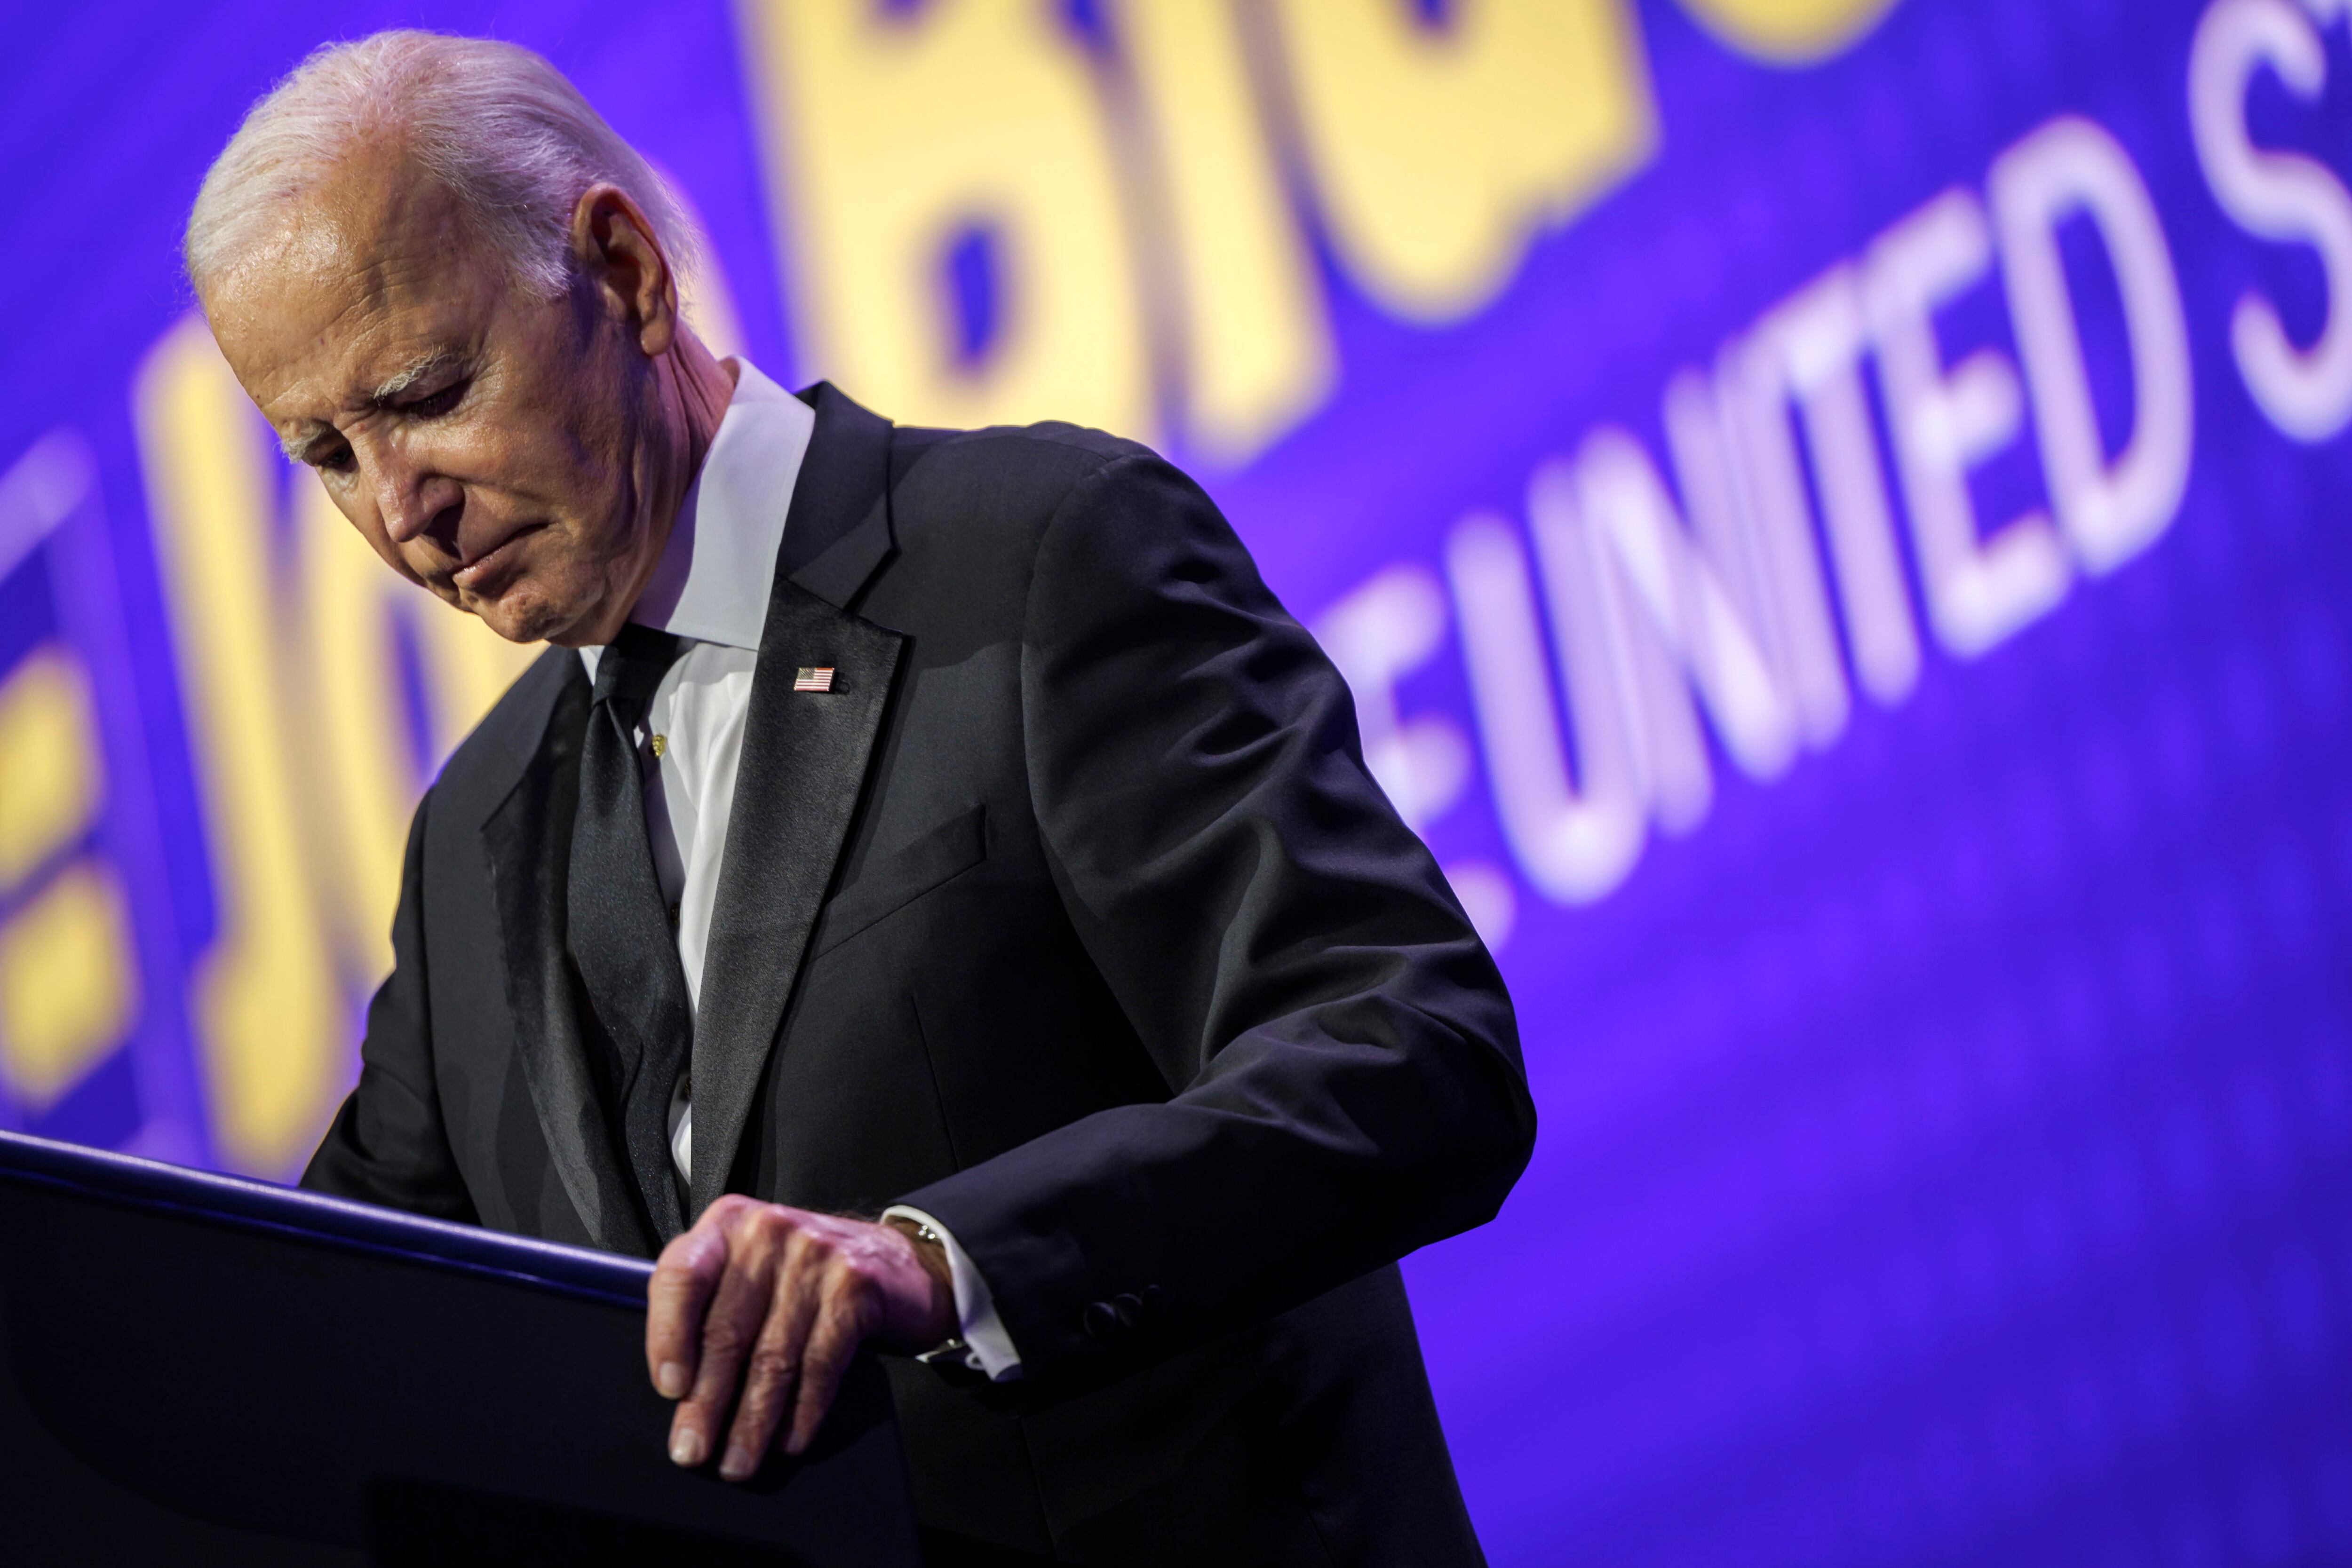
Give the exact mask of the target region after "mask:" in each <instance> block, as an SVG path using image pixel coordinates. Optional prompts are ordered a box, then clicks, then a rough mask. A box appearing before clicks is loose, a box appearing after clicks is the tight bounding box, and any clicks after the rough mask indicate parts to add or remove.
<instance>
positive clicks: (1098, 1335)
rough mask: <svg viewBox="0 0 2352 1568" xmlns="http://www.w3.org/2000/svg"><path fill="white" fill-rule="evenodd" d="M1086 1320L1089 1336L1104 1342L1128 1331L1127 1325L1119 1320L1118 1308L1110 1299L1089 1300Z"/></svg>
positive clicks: (1108, 1341)
mask: <svg viewBox="0 0 2352 1568" xmlns="http://www.w3.org/2000/svg"><path fill="white" fill-rule="evenodd" d="M1084 1321H1085V1322H1086V1328H1087V1337H1088V1338H1089V1339H1093V1340H1097V1341H1099V1342H1100V1343H1104V1344H1108V1343H1110V1342H1111V1341H1113V1340H1115V1339H1118V1337H1119V1336H1120V1335H1121V1334H1123V1333H1126V1332H1127V1325H1126V1324H1125V1323H1123V1322H1119V1316H1118V1308H1117V1307H1114V1306H1112V1305H1111V1304H1110V1303H1109V1302H1108V1301H1089V1302H1087V1310H1086V1314H1085V1320H1084Z"/></svg>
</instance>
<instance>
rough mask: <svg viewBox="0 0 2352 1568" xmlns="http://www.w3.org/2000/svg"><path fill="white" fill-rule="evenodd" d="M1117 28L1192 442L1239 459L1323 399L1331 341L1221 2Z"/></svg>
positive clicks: (1140, 0)
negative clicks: (1164, 270) (1167, 272)
mask: <svg viewBox="0 0 2352 1568" xmlns="http://www.w3.org/2000/svg"><path fill="white" fill-rule="evenodd" d="M1118 32H1119V35H1120V37H1122V39H1123V40H1125V42H1126V43H1127V45H1128V47H1129V57H1130V58H1131V59H1132V61H1133V62H1134V68H1135V79H1136V83H1137V86H1138V88H1139V90H1140V93H1141V96H1142V99H1143V106H1144V110H1145V112H1146V115H1147V117H1148V119H1149V120H1150V125H1151V130H1152V136H1151V150H1152V152H1154V153H1155V154H1156V155H1157V157H1158V160H1159V163H1160V178H1159V179H1158V180H1157V181H1156V182H1153V188H1154V189H1156V190H1157V191H1159V192H1160V193H1161V195H1162V200H1163V202H1164V204H1165V210H1164V211H1163V212H1161V213H1160V214H1155V215H1157V216H1159V217H1160V219H1161V223H1160V228H1161V229H1162V230H1164V233H1162V234H1160V235H1155V236H1154V237H1155V238H1156V239H1158V240H1160V242H1161V243H1160V245H1159V246H1157V247H1156V248H1158V249H1159V250H1160V252H1161V253H1162V254H1164V255H1166V256H1168V257H1169V258H1170V259H1171V261H1172V264H1173V267H1174V268H1175V270H1176V271H1177V273H1178V274H1179V276H1178V277H1176V278H1174V279H1171V280H1170V281H1171V282H1172V284H1173V285H1174V293H1175V295H1176V300H1175V311H1174V313H1175V314H1176V315H1177V317H1178V319H1179V320H1180V322H1181V335H1182V340H1183V342H1182V352H1183V367H1184V369H1183V384H1184V414H1185V421H1186V426H1187V435H1188V437H1189V443H1190V444H1191V446H1192V448H1193V449H1194V450H1195V451H1198V452H1199V453H1201V454H1202V455H1205V456H1208V457H1211V458H1213V459H1216V460H1219V461H1223V462H1227V463H1239V462H1242V461H1244V460H1246V459H1247V458H1249V457H1250V456H1252V455H1255V453H1256V452H1257V451H1258V449H1259V448H1261V447H1262V446H1264V445H1265V444H1266V443H1267V442H1268V441H1270V440H1272V439H1273V438H1274V437H1276V436H1277V435H1279V434H1282V432H1284V431H1285V430H1286V429H1288V428H1289V427H1290V426H1291V425H1292V424H1294V423H1297V420H1298V419H1299V418H1300V417H1301V416H1302V415H1304V414H1305V413H1307V411H1308V410H1310V409H1312V408H1314V407H1315V406H1316V405H1317V404H1318V403H1319V402H1322V401H1323V398H1324V396H1325V395H1326V394H1327V393H1328V391H1329V389H1330V383H1331V375H1332V357H1331V343H1330V332H1329V328H1328V321H1327V319H1326V317H1325V314H1324V306H1323V299H1322V297H1321V291H1320V289H1319V288H1318V285H1317V281H1316V277H1315V272H1314V267H1313V264H1312V261H1311V260H1310V258H1309V256H1308V255H1307V247H1306V245H1305V243H1304V241H1303V239H1302V238H1301V236H1300V235H1299V232H1298V225H1297V222H1296V220H1295V219H1294V218H1293V216H1292V214H1291V212H1290V207H1289V204H1288V203H1287V202H1286V200H1285V198H1284V194H1283V190H1282V183H1281V181H1280V180H1279V179H1278V178H1277V176H1276V172H1275V167H1274V163H1273V160H1272V159H1271V157H1270V156H1269V154H1268V151H1267V149H1268V139H1267V136H1266V132H1265V125H1264V123H1263V122H1262V120H1261V118H1260V116H1259V113H1258V108H1257V104H1256V101H1255V99H1254V98H1253V96H1252V94H1251V92H1250V81H1249V70H1248V61H1247V59H1246V57H1245V55H1244V49H1243V41H1242V38H1241V36H1240V31H1239V29H1238V28H1237V27H1236V26H1235V25H1234V11H1233V8H1232V7H1231V6H1230V5H1227V4H1226V3H1225V0H1130V3H1129V4H1127V5H1122V6H1121V7H1120V8H1119V11H1118Z"/></svg>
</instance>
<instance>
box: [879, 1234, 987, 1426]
mask: <svg viewBox="0 0 2352 1568" xmlns="http://www.w3.org/2000/svg"><path fill="white" fill-rule="evenodd" d="M882 1218H884V1219H911V1220H913V1221H914V1222H915V1223H916V1224H918V1225H928V1226H929V1227H930V1228H932V1229H933V1230H934V1231H936V1232H938V1233H939V1238H940V1241H941V1242H942V1243H943V1244H944V1245H945V1246H946V1248H947V1253H948V1280H949V1282H950V1284H951V1285H952V1286H953V1287H954V1289H955V1307H956V1322H957V1324H958V1325H959V1327H960V1328H961V1333H962V1335H963V1343H964V1346H965V1357H964V1364H965V1365H967V1366H969V1367H971V1369H972V1370H973V1371H974V1372H980V1373H985V1374H986V1375H987V1376H988V1380H989V1381H990V1382H991V1383H1011V1382H1013V1380H1014V1379H1016V1378H1018V1377H1019V1376H1020V1375H1021V1353H1020V1352H1019V1351H1017V1350H1015V1349H1013V1336H1012V1335H1011V1334H1009V1333H1005V1332H1004V1320H1003V1318H1000V1317H998V1316H997V1315H996V1298H995V1296H993V1295H992V1294H991V1293H990V1291H989V1289H988V1281H986V1280H983V1279H982V1278H981V1277H980V1266H979V1265H978V1264H976V1263H974V1262H973V1261H972V1260H971V1254H970V1253H968V1252H966V1251H965V1250H964V1249H962V1248H961V1246H959V1245H958V1244H957V1242H956V1239H955V1233H954V1232H953V1231H951V1230H950V1229H949V1228H947V1227H946V1226H944V1225H941V1224H940V1222H939V1221H938V1220H936V1219H933V1218H931V1217H930V1216H929V1215H928V1214H925V1213H924V1212H923V1211H922V1210H921V1209H919V1208H909V1207H908V1206H907V1205H905V1204H903V1203H894V1204H892V1205H891V1206H890V1207H887V1208H886V1209H884V1210H883V1211H882Z"/></svg>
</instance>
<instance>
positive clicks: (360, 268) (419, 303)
mask: <svg viewBox="0 0 2352 1568" xmlns="http://www.w3.org/2000/svg"><path fill="white" fill-rule="evenodd" d="M277 208H278V210H277V211H275V212H274V213H273V214H271V217H270V221H268V222H267V223H262V224H257V225H255V226H254V228H253V230H252V233H253V236H254V237H253V238H252V239H251V240H250V241H249V242H247V244H246V245H244V246H241V247H240V249H239V250H238V252H237V253H236V256H233V257H232V258H231V259H230V260H229V261H228V262H226V264H225V265H223V266H221V267H217V268H215V271H214V273H213V274H212V275H211V276H210V277H205V278H204V279H203V280H201V281H200V284H199V293H200V294H201V296H202V298H203V302H204V307H205V316H206V318H207V319H209V320H210V321H211V323H212V327H213V333H214V336H215V338H216V339H217V340H219V342H220V346H221V351H222V352H223V353H224V354H225V355H226V356H227V358H228V361H229V363H230V365H231V367H232V368H234V369H235V370H236V372H237V376H238V379H239V380H240V381H242V382H245V385H246V390H247V392H251V393H252V394H253V396H254V399H255V401H256V402H259V403H261V404H262V405H263V407H264V409H265V411H269V412H271V413H272V414H273V417H275V415H276V412H277V411H274V410H271V409H270V404H271V403H272V402H274V401H279V400H283V399H285V398H287V397H289V396H299V401H300V402H303V403H305V404H314V403H318V402H320V401H321V400H325V401H330V402H334V403H337V404H342V403H347V402H351V401H353V399H354V398H356V397H357V396H358V395H359V394H362V393H368V392H374V391H375V390H376V389H377V388H378V387H379V386H380V385H381V384H382V383H383V382H385V381H386V380H387V379H388V378H390V377H392V376H394V375H396V374H397V373H399V372H400V371H402V370H403V369H404V368H405V364H406V361H410V360H413V359H415V357H416V356H417V355H418V354H420V353H423V352H425V351H428V350H431V349H433V348H435V347H436V346H439V347H443V348H448V349H460V348H462V347H463V346H464V341H465V340H467V339H468V338H474V337H478V335H479V333H480V331H481V330H482V329H483V328H484V327H485V325H486V323H487V321H488V318H489V316H491V315H492V314H494V313H495V312H496V310H497V308H498V306H499V302H500V300H501V298H502V297H503V296H504V294H505V293H506V291H507V290H508V288H509V287H511V285H510V282H509V277H508V274H507V269H506V268H505V267H503V266H502V265H501V264H500V263H499V260H498V259H497V258H496V257H495V256H493V255H492V254H491V253H490V252H489V250H488V247H487V246H484V245H483V244H482V243H481V242H480V240H479V239H478V236H477V235H475V233H474V232H473V230H472V228H471V226H470V225H468V224H467V222H466V218H465V212H464V208H463V207H462V205H461V204H459V202H458V201H457V198H456V197H455V196H453V195H451V194H450V193H449V192H448V191H447V190H446V189H445V188H444V187H443V186H442V185H441V184H440V183H439V182H437V181H436V180H434V179H433V178H432V177H431V176H430V175H427V174H425V173H424V172H422V171H419V170H417V169H416V168H415V166H414V165H413V164H410V163H408V162H405V161H404V160H402V159H399V158H397V157H386V156H384V155H383V154H382V153H380V152H376V151H374V150H368V151H365V152H359V153H356V154H355V155H353V156H352V157H351V158H348V159H346V160H343V161H341V162H339V163H338V164H337V165H336V166H334V167H333V168H332V169H331V170H330V171H329V172H327V173H326V174H324V175H323V176H321V177H320V179H318V180H317V181H315V182H313V183H310V184H309V185H307V186H306V188H304V189H303V190H302V191H301V192H300V193H298V194H296V195H293V196H291V197H288V198H283V199H281V200H280V201H279V202H278V204H277ZM394 361H398V362H394ZM289 412H293V411H289Z"/></svg>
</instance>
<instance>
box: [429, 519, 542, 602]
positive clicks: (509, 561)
mask: <svg viewBox="0 0 2352 1568" xmlns="http://www.w3.org/2000/svg"><path fill="white" fill-rule="evenodd" d="M546 526H547V525H546V524H544V523H527V524H525V525H524V526H523V527H521V528H517V529H516V530H515V531H514V532H512V533H510V534H509V535H508V536H507V537H506V538H502V539H500V540H499V542H498V543H497V544H496V545H494V546H492V547H491V548H490V549H488V550H486V551H484V552H483V553H482V554H480V555H478V556H476V557H475V558H474V559H472V560H470V561H467V563H466V564H465V565H464V566H461V567H459V568H458V569H457V570H456V571H454V572H452V573H451V574H450V576H449V580H450V582H451V583H452V584H453V585H454V586H455V587H456V588H457V591H459V592H461V593H471V594H476V595H478V596H480V597H482V598H485V599H495V598H497V597H498V595H499V591H501V590H503V589H504V588H505V587H506V584H507V580H508V579H509V578H511V577H512V576H513V574H514V570H515V568H516V565H517V564H518V562H519V560H520V557H521V548H520V547H521V545H522V541H523V540H525V539H527V538H530V536H531V535H533V534H535V533H537V532H539V530H540V529H541V528H545V527H546Z"/></svg>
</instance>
